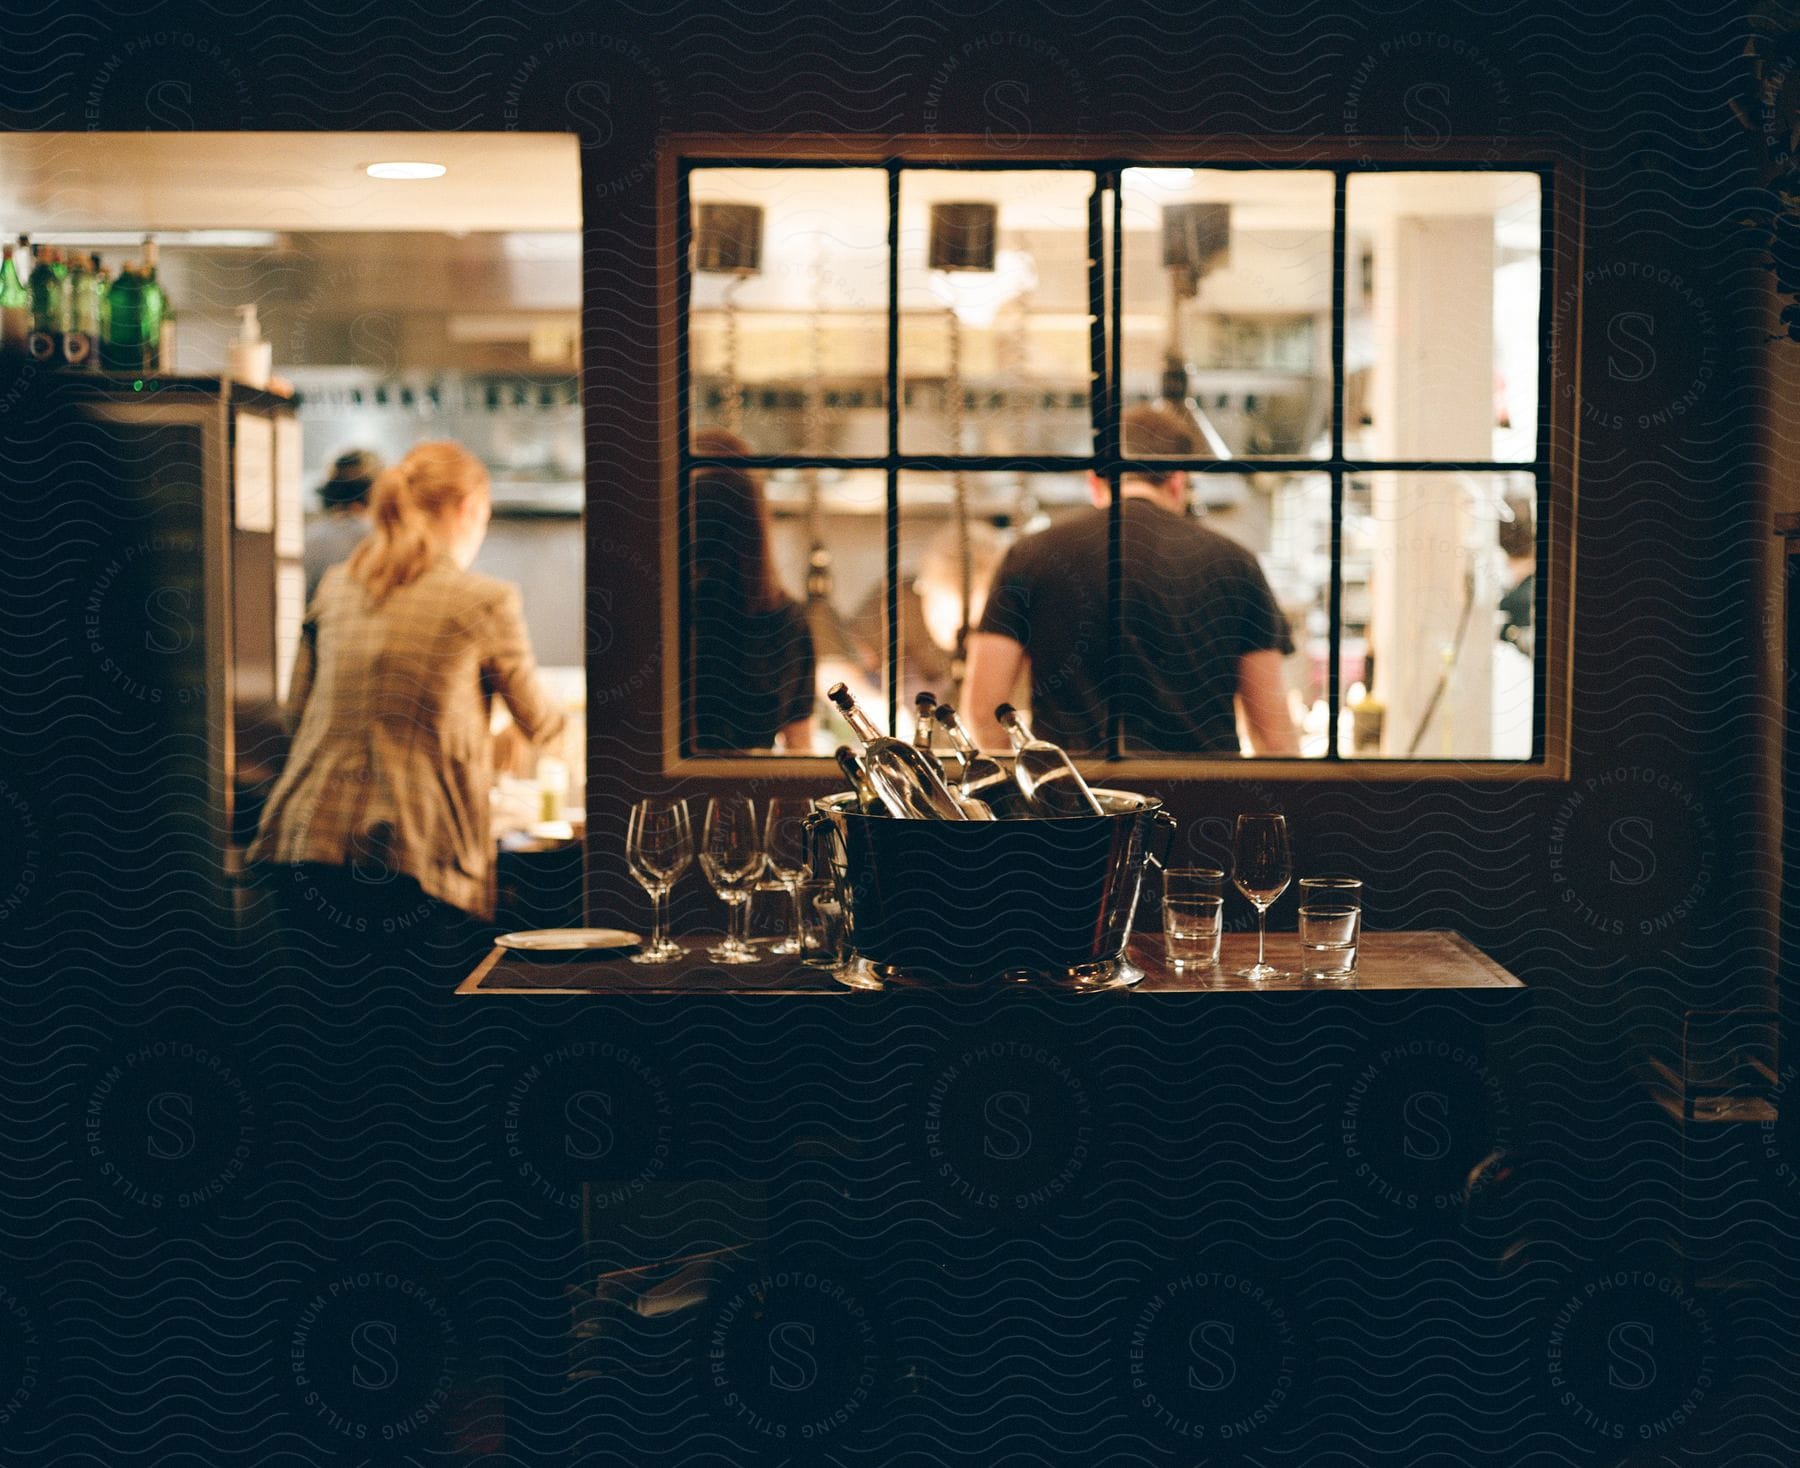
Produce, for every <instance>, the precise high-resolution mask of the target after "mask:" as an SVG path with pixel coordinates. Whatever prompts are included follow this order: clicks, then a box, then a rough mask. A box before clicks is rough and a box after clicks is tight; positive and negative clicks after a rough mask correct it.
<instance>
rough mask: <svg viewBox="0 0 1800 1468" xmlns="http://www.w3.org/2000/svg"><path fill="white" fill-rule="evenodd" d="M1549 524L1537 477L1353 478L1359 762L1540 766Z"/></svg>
mask: <svg viewBox="0 0 1800 1468" xmlns="http://www.w3.org/2000/svg"><path fill="white" fill-rule="evenodd" d="M1536 515H1537V497H1536V490H1535V486H1534V482H1533V479H1532V476H1531V475H1529V474H1494V473H1487V474H1458V473H1431V474H1398V473H1382V474H1365V475H1351V476H1348V477H1347V478H1346V480H1345V486H1344V600H1343V609H1344V611H1343V615H1344V635H1343V667H1342V672H1341V677H1342V680H1343V682H1342V686H1343V688H1344V713H1343V722H1342V724H1341V725H1340V728H1339V741H1340V749H1341V750H1342V752H1343V753H1344V755H1345V756H1346V757H1347V758H1348V757H1363V758H1382V759H1408V758H1412V759H1529V758H1531V753H1532V749H1531V730H1532V699H1533V677H1532V660H1533V657H1534V656H1535V637H1534V625H1535V624H1534V612H1533V605H1532V604H1533V599H1534V596H1535V591H1536V579H1535V578H1536V567H1537V560H1536Z"/></svg>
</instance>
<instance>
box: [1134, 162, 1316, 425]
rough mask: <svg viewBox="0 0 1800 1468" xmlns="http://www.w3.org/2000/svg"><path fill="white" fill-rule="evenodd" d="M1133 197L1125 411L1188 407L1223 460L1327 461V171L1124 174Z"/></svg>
mask: <svg viewBox="0 0 1800 1468" xmlns="http://www.w3.org/2000/svg"><path fill="white" fill-rule="evenodd" d="M1124 189H1125V270H1124V296H1125V300H1124V322H1123V336H1124V359H1125V375H1124V391H1125V402H1126V403H1127V404H1131V403H1142V402H1149V401H1152V400H1154V399H1157V398H1161V399H1164V400H1165V401H1169V402H1181V401H1185V403H1186V404H1187V409H1188V412H1189V413H1190V414H1191V415H1192V416H1193V417H1194V419H1195V421H1196V424H1197V426H1198V427H1199V429H1200V432H1201V434H1202V437H1203V438H1204V440H1205V443H1206V448H1207V452H1208V453H1209V454H1210V456H1211V457H1214V458H1277V457H1287V456H1290V455H1292V456H1296V457H1308V458H1325V457H1327V456H1328V455H1329V453H1330V450H1331V213H1332V193H1333V181H1332V176H1331V175H1330V174H1329V173H1320V172H1315V171H1304V172H1302V171H1299V170H1270V171H1267V172H1252V171H1237V170H1224V169H1193V168H1129V169H1126V170H1125V176H1124ZM1125 452H1126V453H1127V454H1129V455H1131V456H1133V457H1138V458H1148V457H1152V456H1153V455H1155V454H1156V450H1155V448H1154V447H1152V446H1143V447H1139V448H1133V446H1132V445H1131V444H1130V443H1129V442H1127V443H1126V445H1125Z"/></svg>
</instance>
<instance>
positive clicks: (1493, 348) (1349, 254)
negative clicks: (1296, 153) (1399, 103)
mask: <svg viewBox="0 0 1800 1468" xmlns="http://www.w3.org/2000/svg"><path fill="white" fill-rule="evenodd" d="M1540 208H1541V205H1540V200H1539V188H1538V180H1537V176H1536V175H1535V174H1529V173H1374V174H1356V175H1354V176H1352V177H1351V179H1350V193H1349V201H1348V214H1349V218H1348V240H1347V243H1346V252H1345V281H1344V284H1345V312H1344V441H1345V447H1346V451H1347V452H1348V453H1349V455H1350V456H1351V457H1352V458H1365V459H1516V460H1525V459H1533V458H1536V457H1537V416H1538V401H1537V399H1538V351H1539V336H1538V333H1539V319H1540V318H1539V301H1538V284H1539V248H1538V241H1539V233H1538V232H1539V218H1540Z"/></svg>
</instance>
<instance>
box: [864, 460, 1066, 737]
mask: <svg viewBox="0 0 1800 1468" xmlns="http://www.w3.org/2000/svg"><path fill="white" fill-rule="evenodd" d="M959 495H960V497H961V500H962V504H963V506H964V510H963V513H962V514H961V515H959V513H958V508H957V506H958V498H959ZM1089 504H1090V500H1089V496H1088V488H1087V476H1086V475H1085V474H1002V473H991V474H990V473H982V474H963V475H960V476H958V475H954V474H928V473H906V474H902V475H901V476H900V585H901V597H900V661H901V673H900V695H901V698H900V701H901V708H900V721H901V724H902V727H903V730H904V731H905V732H907V733H910V732H911V730H912V727H913V725H912V699H913V696H914V695H915V694H916V693H918V692H919V691H920V690H921V689H930V690H931V691H932V692H933V693H935V694H937V696H938V698H939V699H940V700H942V701H943V702H945V703H954V704H956V705H957V706H958V707H959V708H961V709H962V713H963V716H964V720H965V722H967V723H968V724H969V726H970V727H971V728H972V729H975V730H976V731H977V735H978V737H980V736H981V733H982V730H983V729H984V728H985V731H986V735H985V738H984V740H983V742H984V743H986V744H989V745H992V746H994V747H996V748H1000V749H1004V748H1006V747H1007V743H1006V738H1005V736H1004V735H1003V734H1001V733H1000V732H999V728H998V726H997V725H995V724H994V723H993V722H992V720H991V716H992V714H993V711H994V706H995V705H996V704H998V703H1000V702H1001V701H1002V700H1006V699H1010V700H1011V701H1012V702H1013V703H1016V704H1018V705H1019V707H1020V708H1028V707H1029V706H1030V705H1029V696H1030V682H1029V679H1021V680H1020V681H1018V682H1017V683H1016V684H1015V685H1014V686H1012V687H1008V688H1004V689H1001V690H1000V691H998V692H996V693H994V694H993V696H992V697H991V698H989V699H987V700H986V707H974V706H968V705H967V700H966V699H965V697H964V687H965V685H964V684H963V683H962V682H961V681H959V678H958V673H959V669H958V667H957V662H956V653H957V644H958V640H959V637H958V635H959V633H960V632H961V630H962V628H963V626H964V615H965V614H964V606H965V603H964V600H963V585H964V567H965V535H964V531H963V529H962V527H963V525H965V524H966V526H967V533H966V548H967V556H966V566H967V578H968V602H967V608H968V610H967V626H968V627H969V629H970V630H971V631H972V632H973V631H978V630H979V629H980V627H981V625H982V614H983V612H984V611H985V610H986V605H987V597H988V591H989V588H990V587H991V586H992V584H993V580H994V575H995V573H996V572H997V571H998V570H999V569H1000V565H1001V563H1002V562H1003V561H1004V560H1005V557H1006V553H1007V551H1008V550H1009V549H1010V548H1011V547H1012V546H1013V545H1014V544H1015V543H1016V542H1018V541H1019V540H1021V539H1026V538H1029V537H1031V536H1032V535H1034V534H1035V533H1036V532H1037V531H1039V530H1041V529H1043V528H1044V527H1045V526H1048V525H1051V524H1054V523H1056V522H1058V521H1060V520H1063V519H1065V518H1067V517H1069V516H1070V515H1079V514H1082V513H1085V512H1086V508H1087V506H1088V505H1089Z"/></svg>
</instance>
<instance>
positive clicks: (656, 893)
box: [625, 799, 694, 963]
mask: <svg viewBox="0 0 1800 1468" xmlns="http://www.w3.org/2000/svg"><path fill="white" fill-rule="evenodd" d="M693 859H694V828H693V827H692V826H691V825H690V824H689V823H688V813H687V802H686V801H685V800H666V799H650V800H640V801H638V802H637V804H635V805H634V806H632V807H631V819H630V821H629V822H628V824H627V825H626V827H625V860H626V862H627V863H628V864H629V865H630V867H631V875H632V876H634V877H636V878H637V880H638V884H639V885H640V886H641V887H643V889H644V890H645V891H646V892H648V893H649V894H650V915H651V916H650V923H651V926H650V942H649V945H648V946H647V947H645V948H644V950H643V951H642V952H640V953H634V954H632V956H631V961H632V962H633V963H672V962H673V961H674V960H675V959H678V958H685V957H687V949H685V948H683V947H682V946H681V945H680V944H679V943H675V942H672V941H671V940H670V938H669V889H670V888H671V887H673V886H674V885H675V879H676V878H677V877H679V876H680V875H681V874H682V873H683V872H684V871H686V870H687V868H688V863H689V862H691V861H693Z"/></svg>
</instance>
